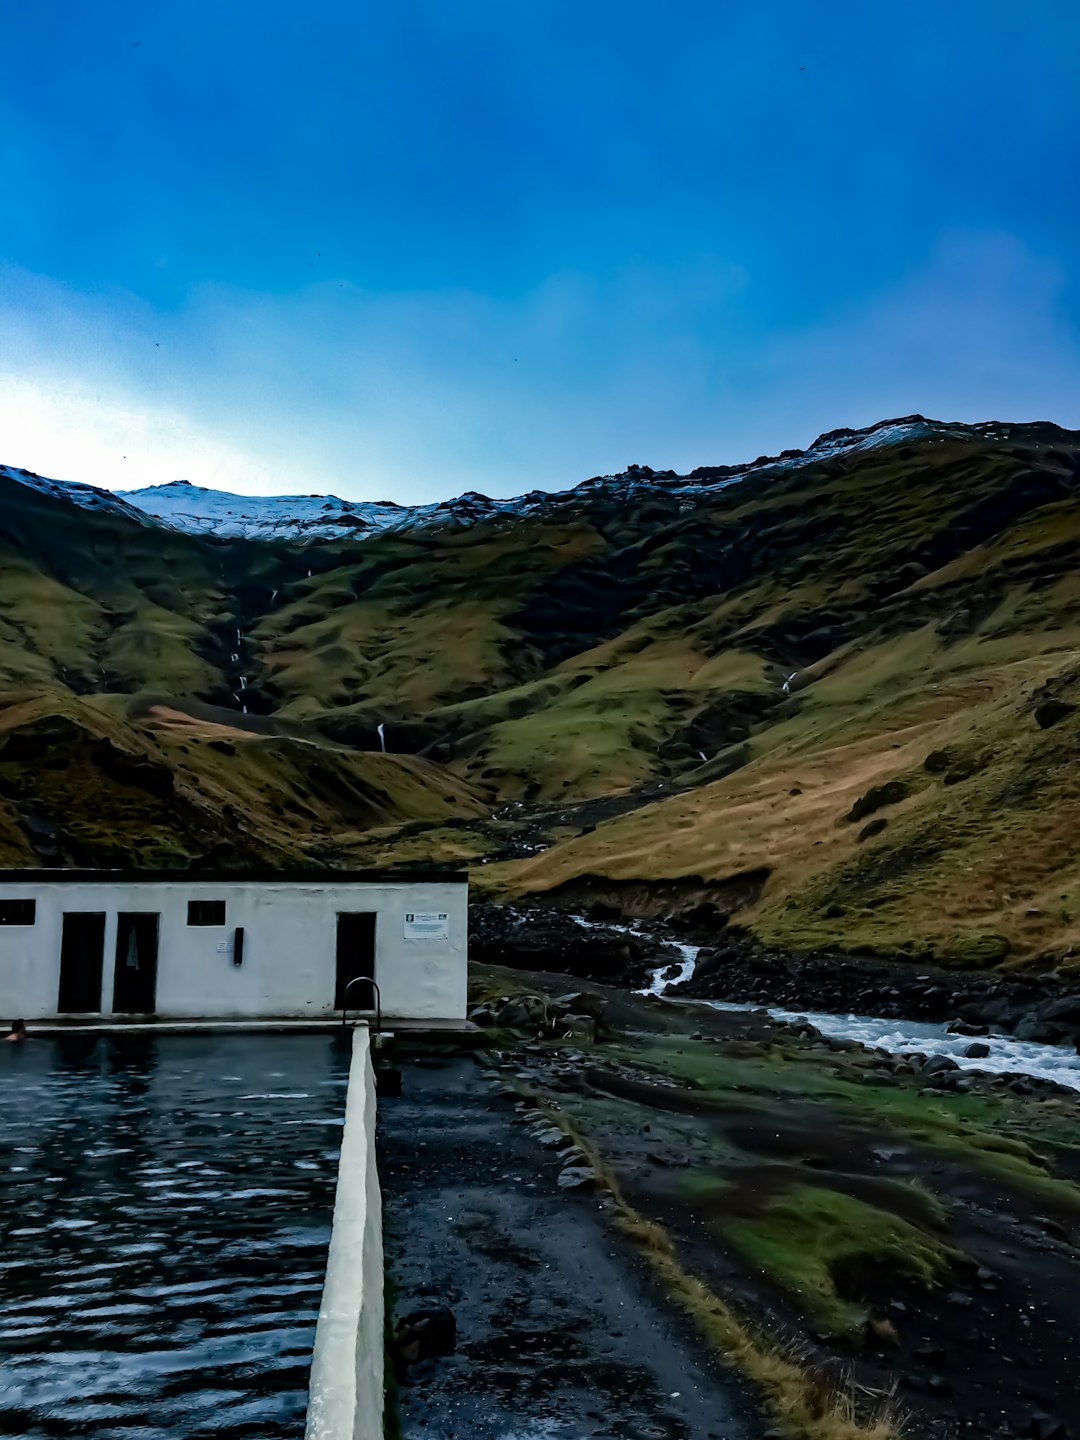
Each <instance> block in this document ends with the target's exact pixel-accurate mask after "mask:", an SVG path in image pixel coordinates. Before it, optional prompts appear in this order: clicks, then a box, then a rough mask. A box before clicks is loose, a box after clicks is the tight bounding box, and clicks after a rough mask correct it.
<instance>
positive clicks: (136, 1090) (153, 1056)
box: [0, 1033, 349, 1440]
mask: <svg viewBox="0 0 1080 1440" xmlns="http://www.w3.org/2000/svg"><path fill="white" fill-rule="evenodd" d="M348 1065H349V1050H348V1047H347V1046H342V1044H341V1042H340V1040H339V1039H338V1037H337V1036H336V1035H333V1034H320V1035H273V1034H268V1033H262V1034H254V1035H212V1034H205V1035H199V1036H179V1035H172V1036H170V1035H161V1036H138V1037H136V1036H103V1035H102V1036H93V1035H89V1034H87V1035H76V1034H72V1035H64V1036H58V1037H54V1038H48V1039H31V1040H30V1041H28V1042H27V1043H26V1044H25V1045H4V1046H0V1134H2V1136H3V1141H4V1145H3V1150H2V1152H0V1293H2V1295H3V1303H2V1304H0V1433H2V1434H10V1435H19V1436H31V1435H42V1436H44V1435H48V1436H53V1437H56V1436H67V1435H72V1436H74V1435H79V1436H83V1437H85V1436H86V1435H93V1436H94V1437H95V1440H166V1437H168V1440H176V1437H178V1436H183V1437H185V1440H195V1437H198V1440H203V1437H206V1440H210V1437H218V1436H223V1437H224V1436H228V1437H251V1440H255V1437H258V1440H277V1437H299V1436H302V1435H303V1430H304V1416H305V1411H306V1405H307V1379H308V1368H309V1365H310V1359H311V1346H312V1341H313V1338H314V1332H315V1321H316V1318H317V1316H318V1308H319V1298H320V1294H321V1291H322V1283H323V1272H324V1268H325V1263H326V1252H327V1245H328V1242H329V1236H330V1221H331V1215H332V1210H333V1201H334V1187H335V1183H336V1175H337V1155H338V1147H339V1144H340V1139H341V1126H342V1122H343V1118H344V1102H345V1088H346V1084H347V1080H348Z"/></svg>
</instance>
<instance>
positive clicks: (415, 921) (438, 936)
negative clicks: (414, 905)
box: [405, 910, 450, 940]
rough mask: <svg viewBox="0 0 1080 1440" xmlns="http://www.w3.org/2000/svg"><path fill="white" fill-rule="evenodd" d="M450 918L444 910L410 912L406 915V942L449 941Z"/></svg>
mask: <svg viewBox="0 0 1080 1440" xmlns="http://www.w3.org/2000/svg"><path fill="white" fill-rule="evenodd" d="M449 938H450V916H449V915H448V914H447V913H446V912H445V911H444V910H410V911H408V912H406V915H405V939H406V940H449Z"/></svg>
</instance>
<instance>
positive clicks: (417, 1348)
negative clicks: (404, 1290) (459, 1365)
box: [394, 1305, 457, 1365]
mask: <svg viewBox="0 0 1080 1440" xmlns="http://www.w3.org/2000/svg"><path fill="white" fill-rule="evenodd" d="M456 1343H457V1320H456V1319H455V1318H454V1312H453V1311H452V1310H451V1309H450V1308H449V1307H448V1306H446V1305H439V1306H437V1307H435V1308H434V1309H431V1310H414V1311H413V1312H412V1314H411V1315H406V1316H405V1318H404V1319H403V1320H401V1321H399V1323H398V1327H397V1329H396V1330H395V1332H394V1349H395V1351H396V1353H397V1355H398V1356H399V1358H400V1359H401V1360H403V1361H404V1362H405V1364H406V1365H414V1364H416V1363H417V1361H420V1360H430V1359H433V1358H434V1357H435V1356H436V1355H449V1354H450V1352H451V1351H452V1350H453V1348H454V1346H455V1344H456Z"/></svg>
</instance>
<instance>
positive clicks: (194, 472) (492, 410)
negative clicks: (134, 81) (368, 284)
mask: <svg viewBox="0 0 1080 1440" xmlns="http://www.w3.org/2000/svg"><path fill="white" fill-rule="evenodd" d="M5 279H6V283H4V284H3V286H2V287H0V293H2V295H3V297H4V304H3V305H2V307H0V351H2V354H3V355H4V357H5V363H4V364H3V365H0V433H2V435H3V437H4V438H3V449H4V456H3V458H4V459H5V461H8V462H10V463H14V464H23V465H26V466H28V467H29V468H32V469H36V470H38V471H40V472H42V473H47V474H56V475H57V476H59V477H60V478H65V479H81V480H89V481H91V482H92V483H96V484H103V485H110V486H122V487H128V488H130V487H131V486H134V485H141V484H149V483H156V482H160V481H162V480H169V479H178V478H185V479H189V480H192V481H193V482H194V483H196V484H204V485H212V486H216V487H221V488H226V489H234V490H238V491H242V492H248V493H256V492H259V491H263V492H266V493H272V492H276V493H283V492H297V491H299V492H302V493H307V492H313V491H333V492H335V493H338V494H342V495H345V496H349V497H353V496H356V497H362V498H369V499H398V500H403V499H404V500H411V501H425V500H432V499H439V498H444V497H446V496H448V495H450V494H454V493H457V492H459V491H461V490H464V489H478V490H482V491H485V492H488V493H491V494H493V495H509V494H515V493H520V492H521V491H524V490H528V489H531V488H534V487H541V488H563V487H565V486H568V485H571V484H574V483H576V482H577V481H578V480H580V479H583V478H585V477H586V476H588V475H590V474H594V473H603V472H606V471H610V470H613V469H619V468H622V466H624V465H626V464H628V463H630V462H633V461H643V462H647V463H650V464H653V465H655V466H657V467H665V468H666V467H667V466H669V465H670V466H673V467H675V468H679V469H689V468H692V467H693V466H694V465H697V464H703V463H725V462H733V461H738V460H742V459H748V458H752V457H753V456H754V455H757V454H760V453H763V452H775V451H777V450H779V449H782V448H786V447H788V446H792V445H805V444H806V443H808V441H809V440H810V439H812V438H813V436H814V435H816V434H817V433H819V432H820V431H822V430H825V429H829V428H832V427H833V426H835V425H839V424H852V425H858V424H866V423H871V422H872V421H875V420H879V419H882V418H884V417H885V416H888V415H894V414H904V413H909V412H911V411H916V410H918V411H922V412H923V413H927V414H933V415H936V416H940V417H942V418H947V419H967V420H977V419H985V418H992V417H996V418H1007V419H1029V418H1051V419H1057V420H1059V421H1061V422H1062V423H1074V424H1076V423H1080V413H1078V410H1080V404H1078V398H1080V341H1078V337H1077V334H1076V332H1075V330H1074V328H1073V327H1072V326H1071V323H1070V321H1069V319H1068V316H1067V314H1066V313H1065V311H1064V309H1063V306H1062V296H1063V291H1064V285H1065V279H1066V277H1065V275H1064V272H1063V269H1062V267H1061V265H1060V264H1059V262H1057V261H1056V260H1054V259H1052V258H1047V257H1044V256H1040V255H1037V254H1035V253H1033V252H1032V251H1031V250H1030V249H1029V248H1028V247H1026V246H1024V245H1023V244H1022V243H1021V242H1020V241H1018V240H1017V239H1016V238H1015V237H1014V236H1010V235H1007V234H1002V233H997V232H995V233H979V232H963V231H956V232H951V233H949V234H947V235H945V236H943V237H942V238H941V240H940V241H939V243H938V244H937V245H936V246H935V247H934V248H933V250H932V251H931V252H930V253H929V254H927V255H926V256H925V257H923V258H922V261H921V263H919V264H917V265H913V266H911V267H910V269H909V270H908V271H906V272H905V273H904V274H902V275H900V276H899V277H897V279H896V281H895V283H894V284H892V285H891V286H890V287H888V288H887V289H884V290H882V291H881V292H880V293H876V294H874V295H873V296H871V297H870V298H869V299H866V300H863V301H862V302H861V303H847V304H840V305H837V306H836V307H834V309H833V310H832V312H831V313H828V314H825V315H824V316H822V317H820V318H816V317H815V318H814V319H813V320H812V321H811V322H809V323H807V324H805V325H801V326H790V325H788V326H785V325H782V324H766V323H763V321H762V318H761V316H760V314H758V313H756V309H755V302H756V297H755V294H754V291H753V286H752V284H751V283H750V280H749V278H748V276H747V273H746V271H745V270H744V269H743V268H742V267H741V266H738V265H735V264H733V263H731V262H729V261H727V260H726V259H724V258H723V257H721V256H718V255H708V254H702V255H697V256H693V257H690V258H688V259H687V261H686V262H685V263H684V264H683V265H682V266H680V267H677V268H672V267H657V266H649V265H643V264H640V263H638V264H627V265H624V266H622V267H613V268H612V270H611V271H610V272H609V273H607V274H605V275H601V276H596V275H591V274H587V273H580V272H573V271H568V272H565V273H561V274H557V275H552V276H550V277H548V278H546V279H545V280H544V281H543V282H542V283H541V284H539V285H537V286H536V287H534V288H533V289H531V290H529V291H527V292H525V293H524V294H522V295H519V296H510V297H496V296H492V295H490V294H484V293H482V292H475V291H469V290H463V289H445V290H432V291H411V292H404V293H386V292H383V293H377V292H368V291H364V290H362V289H360V288H359V287H357V286H355V285H353V284H352V283H351V282H347V281H342V280H338V279H334V278H328V279H326V280H323V281H320V282H317V283H313V284H311V285H309V286H307V287H305V288H304V289H303V290H302V291H298V292H296V293H294V294H291V295H287V296H275V295H272V294H266V293H261V294H260V293H256V292H250V291H243V290H237V289H234V288H226V287H221V286H203V287H201V288H200V289H198V290H197V291H196V292H194V293H193V294H192V296H191V297H190V299H189V301H188V303H187V304H186V305H185V306H184V307H183V308H182V309H180V310H174V311H170V312H167V313H158V312H156V311H155V310H154V308H153V307H150V306H148V305H147V304H146V303H145V302H142V301H139V300H138V299H136V298H135V297H133V296H130V295H123V294H113V295H107V296H98V297H87V296H78V295H75V294H72V293H70V292H68V291H65V290H64V289H63V288H62V287H58V286H56V285H55V284H54V283H52V282H49V281H43V280H40V279H37V278H35V277H32V276H28V275H26V274H19V275H13V274H11V273H9V274H8V275H7V276H6V277H5ZM155 337H158V338H155ZM124 457H126V458H124Z"/></svg>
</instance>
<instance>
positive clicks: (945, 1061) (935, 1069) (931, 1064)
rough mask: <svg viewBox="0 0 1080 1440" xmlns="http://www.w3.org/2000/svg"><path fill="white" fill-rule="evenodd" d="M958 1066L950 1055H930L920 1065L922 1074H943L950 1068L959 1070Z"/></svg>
mask: <svg viewBox="0 0 1080 1440" xmlns="http://www.w3.org/2000/svg"><path fill="white" fill-rule="evenodd" d="M959 1069H960V1066H959V1065H958V1064H957V1063H956V1061H955V1060H954V1059H953V1058H952V1056H951V1055H931V1056H930V1058H929V1060H927V1062H926V1064H925V1065H924V1066H923V1067H922V1073H923V1074H924V1075H944V1074H946V1072H948V1071H950V1070H959Z"/></svg>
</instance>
